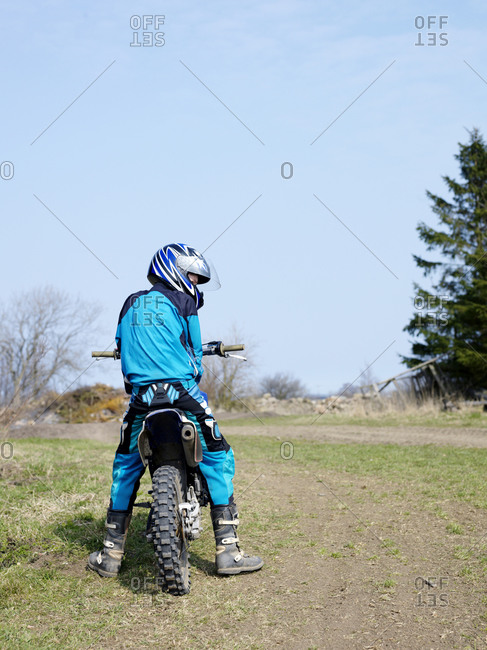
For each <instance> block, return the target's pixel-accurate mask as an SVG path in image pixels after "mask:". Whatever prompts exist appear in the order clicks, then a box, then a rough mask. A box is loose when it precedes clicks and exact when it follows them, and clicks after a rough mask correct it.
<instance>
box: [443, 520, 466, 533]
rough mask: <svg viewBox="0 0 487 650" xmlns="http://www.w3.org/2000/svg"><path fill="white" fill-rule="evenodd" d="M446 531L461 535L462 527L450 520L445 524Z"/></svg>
mask: <svg viewBox="0 0 487 650" xmlns="http://www.w3.org/2000/svg"><path fill="white" fill-rule="evenodd" d="M446 532H447V533H451V534H452V535H463V528H462V527H461V526H460V524H455V523H454V522H450V523H449V524H447V526H446Z"/></svg>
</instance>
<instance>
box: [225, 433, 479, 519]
mask: <svg viewBox="0 0 487 650" xmlns="http://www.w3.org/2000/svg"><path fill="white" fill-rule="evenodd" d="M227 437H228V438H229V442H230V443H231V444H232V446H233V447H234V449H235V451H236V455H237V458H238V457H239V456H240V455H242V456H244V457H245V458H250V459H253V460H255V461H259V460H265V462H266V463H269V464H270V465H274V464H276V463H277V464H278V465H279V466H282V467H286V466H287V464H288V463H291V464H292V466H293V467H294V466H295V465H296V464H297V465H299V467H301V468H303V470H304V469H306V470H309V471H310V473H311V478H310V480H313V479H314V480H316V481H318V482H319V481H320V472H321V471H325V470H334V471H338V472H342V473H343V472H345V473H346V474H351V475H353V476H359V477H365V476H367V475H373V476H376V477H379V478H383V479H386V480H388V481H390V482H391V483H398V482H400V483H401V484H405V485H407V486H408V490H409V494H411V493H413V496H414V494H416V495H423V496H424V497H425V498H428V499H430V500H438V498H441V499H448V498H450V499H454V500H455V501H461V502H467V503H471V504H472V505H474V506H476V507H479V508H487V481H485V476H486V475H487V449H474V448H458V447H439V446H436V445H421V446H410V447H405V446H403V445H395V444H392V443H391V444H387V445H385V444H382V445H368V444H352V443H350V444H334V443H322V442H318V441H311V440H306V441H305V440H293V441H292V442H293V444H294V456H293V458H292V459H290V460H283V459H282V458H281V456H280V453H279V445H280V442H279V441H277V440H273V439H272V438H268V437H260V436H248V437H244V436H241V435H236V436H232V435H231V432H229V435H227ZM324 483H325V484H326V480H325V481H324ZM318 487H320V486H318ZM323 487H326V485H323ZM320 491H322V490H321V489H320Z"/></svg>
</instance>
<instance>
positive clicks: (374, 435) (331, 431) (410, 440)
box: [8, 420, 487, 448]
mask: <svg viewBox="0 0 487 650" xmlns="http://www.w3.org/2000/svg"><path fill="white" fill-rule="evenodd" d="M253 422H254V421H252V420H249V426H245V427H242V426H231V425H225V424H223V425H222V426H221V429H222V431H223V433H224V435H227V436H228V437H232V436H238V435H255V436H270V437H273V438H279V439H281V440H286V439H297V440H299V439H301V440H316V441H321V442H335V443H350V442H355V443H368V444H387V443H393V444H397V445H451V446H455V447H478V448H485V447H487V429H482V428H470V427H469V428H454V427H451V428H436V427H368V426H363V425H339V426H327V425H316V426H295V425H280V426H277V425H272V426H266V425H262V424H254V423H253ZM119 431H120V424H119V423H118V422H104V423H93V424H91V423H90V424H36V425H25V426H21V427H18V428H14V429H11V431H10V432H9V435H8V437H9V438H30V437H40V438H66V439H87V440H96V441H98V442H113V443H114V444H116V443H117V441H118V438H119Z"/></svg>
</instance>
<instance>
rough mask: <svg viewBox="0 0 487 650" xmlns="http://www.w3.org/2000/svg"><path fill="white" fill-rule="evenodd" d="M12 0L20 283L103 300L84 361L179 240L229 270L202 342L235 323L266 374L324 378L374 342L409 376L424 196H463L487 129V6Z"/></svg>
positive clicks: (0, 150)
mask: <svg viewBox="0 0 487 650" xmlns="http://www.w3.org/2000/svg"><path fill="white" fill-rule="evenodd" d="M1 6H2V10H1V14H2V44H1V49H2V53H1V54H2V59H1V60H2V67H1V78H2V102H1V111H2V119H1V123H0V129H1V146H0V162H3V161H10V162H12V163H13V165H14V176H13V178H11V179H10V180H7V179H8V177H9V175H10V172H9V167H8V166H5V165H4V166H3V167H1V168H0V169H1V170H2V173H3V176H5V179H2V178H0V209H1V215H2V237H1V239H0V272H1V277H2V289H3V290H2V296H3V297H8V296H10V295H12V294H15V292H17V291H19V290H24V289H27V288H29V287H31V286H43V285H46V284H51V285H53V286H55V287H58V288H60V289H67V290H69V291H70V292H72V293H73V294H74V295H76V296H80V298H82V299H84V300H89V301H94V302H97V303H99V304H100V305H101V307H102V311H101V314H100V319H99V330H98V333H97V335H96V337H95V338H94V339H93V340H92V341H90V342H89V343H88V349H87V351H86V359H83V360H82V362H83V364H84V365H85V366H88V365H89V364H90V362H91V359H90V356H89V352H90V350H91V349H93V348H102V349H103V348H106V347H107V346H108V345H109V344H110V340H111V339H112V338H113V335H114V330H115V326H116V321H117V317H118V312H119V310H120V307H121V304H122V302H123V300H124V299H125V297H126V296H127V295H128V294H129V293H131V292H133V291H136V290H140V289H143V288H145V287H146V286H147V280H146V272H147V267H148V264H149V261H150V258H151V257H152V255H153V254H154V252H155V251H156V249H157V248H159V247H160V246H162V245H164V244H166V243H170V242H173V241H181V242H185V243H188V244H190V245H193V246H195V247H196V248H199V249H200V250H205V249H207V248H208V247H209V249H208V251H207V253H205V254H206V255H208V257H210V258H211V259H212V261H213V262H214V264H215V266H216V268H217V270H218V273H219V276H220V280H221V282H222V288H221V289H220V290H219V291H218V292H215V293H208V294H207V296H206V305H205V307H204V308H203V309H202V310H201V312H200V318H201V324H202V330H203V338H204V339H209V338H221V337H223V336H224V335H225V334H226V333H227V332H228V331H229V330H230V329H231V327H232V325H233V324H237V325H238V327H239V328H240V329H241V331H242V332H244V333H245V337H246V338H247V339H248V340H252V341H254V342H255V343H256V344H257V347H256V349H255V355H254V356H255V357H256V361H257V364H258V368H259V374H260V375H264V374H270V373H274V372H276V371H289V372H291V373H293V374H294V375H296V376H297V377H298V378H300V379H301V380H302V381H303V382H304V383H305V384H306V385H307V386H308V388H309V390H310V391H312V392H314V393H328V392H330V391H333V390H336V389H337V388H338V387H339V386H340V385H342V384H343V383H345V382H351V381H353V380H354V379H355V378H356V377H357V375H359V373H360V372H361V371H362V370H363V369H364V368H365V367H366V366H367V365H368V364H370V363H372V362H374V360H376V359H377V357H380V358H378V359H377V361H375V363H374V364H373V365H372V367H371V371H372V373H373V375H374V376H375V377H376V378H377V379H382V378H386V377H387V376H389V375H391V374H394V373H395V372H396V371H399V370H401V365H400V357H399V355H400V354H407V353H408V352H409V349H410V346H409V342H408V336H407V335H406V334H405V333H404V332H402V328H403V327H404V325H405V324H406V322H407V321H408V320H409V318H410V317H411V314H412V312H413V286H412V285H413V282H414V281H419V280H420V279H421V275H420V273H419V272H418V270H417V269H416V267H415V265H414V262H413V259H412V254H413V253H416V254H424V248H423V246H422V244H421V242H420V241H419V239H418V236H417V233H416V230H415V227H416V225H417V223H418V221H421V220H425V221H426V222H428V223H430V224H432V225H434V224H435V223H436V221H435V217H434V215H433V214H432V212H431V210H430V206H429V203H428V200H427V198H426V196H425V190H426V189H428V190H430V191H433V192H437V193H440V194H441V195H446V189H445V186H444V183H443V181H442V180H441V176H442V175H445V174H449V175H453V176H458V168H457V163H456V161H455V160H454V158H453V155H454V154H455V153H457V151H458V142H466V141H467V140H468V133H467V131H466V129H471V128H472V127H478V128H479V129H480V130H481V132H482V133H483V134H484V135H485V136H487V113H486V102H487V82H486V81H485V80H487V56H486V54H487V41H486V39H485V33H486V27H487V21H486V17H487V5H485V3H482V2H474V1H470V2H469V1H467V2H462V3H459V2H447V1H444V2H408V3H390V2H385V1H384V2H383V1H380V0H370V1H369V2H366V3H364V2H358V1H347V0H345V1H343V2H340V3H334V2H328V1H319V0H308V1H307V0H304V1H300V2H298V1H297V0H295V1H291V0H280V1H268V2H266V1H265V0H264V1H263V0H260V1H258V2H257V1H255V2H254V1H249V2H245V1H243V2H238V3H237V2H228V1H227V2H223V1H216V0H209V1H208V2H206V3H201V2H195V1H192V2H187V1H184V0H178V2H175V1H174V0H170V1H169V0H168V1H166V2H157V3H156V2H143V1H141V2H137V3H134V2H125V1H123V0H117V1H114V0H110V1H107V2H103V3H87V2H80V1H78V0H72V1H70V2H69V3H67V2H61V1H60V0H59V1H57V0H52V1H42V0H36V1H35V2H34V1H33V0H24V1H23V2H21V3H16V4H14V3H7V2H5V0H3V2H2V4H1ZM144 16H147V17H148V18H145V19H144ZM157 16H164V18H163V19H162V18H156V17H157ZM429 16H431V17H432V18H430V19H428V17H429ZM442 16H443V18H442V19H441V18H440V17H442ZM162 20H164V24H161V21H162ZM440 20H441V23H442V25H441V26H440ZM144 21H145V27H144ZM156 22H158V23H159V24H158V25H156ZM428 22H429V27H428ZM134 32H135V34H134ZM162 33H163V35H162ZM418 33H419V35H418ZM440 35H443V36H440ZM151 42H152V43H153V45H152V46H150V45H149V44H150V43H151ZM156 42H157V43H158V44H160V43H161V42H163V43H164V44H163V45H162V46H157V45H155V43H156ZM136 43H139V44H141V45H140V46H137V45H135V44H136ZM142 43H146V45H142ZM417 43H424V45H417ZM481 77H483V79H482V78H481ZM364 91H365V92H364ZM354 100H356V101H354ZM73 102H74V103H73ZM63 111H64V112H63ZM58 116H59V117H58ZM56 118H58V119H56ZM47 127H48V128H47ZM46 128H47V130H46ZM318 136H319V137H318ZM316 138H318V139H316ZM284 162H287V163H291V165H292V167H291V165H289V164H288V165H284V167H282V164H283V163H284ZM281 171H282V172H283V175H284V176H290V175H291V172H292V178H283V175H282V174H281ZM36 197H38V198H36ZM249 206H250V207H249ZM52 213H54V214H55V215H56V217H57V219H56V218H55V217H54V216H53V214H52ZM240 215H241V216H240ZM61 222H62V223H61ZM232 222H235V223H233V225H231V224H232ZM63 224H64V225H63ZM229 226H230V227H229ZM68 228H69V230H70V231H72V232H70V231H69V230H68ZM227 228H228V230H226V229H227ZM73 233H74V234H73ZM222 233H223V234H222ZM220 235H221V236H220ZM79 240H81V242H82V243H80V241H79ZM215 240H216V241H215ZM88 249H90V250H88ZM90 251H92V252H90ZM92 253H93V254H92ZM95 255H96V257H95ZM97 258H99V259H97ZM107 267H108V268H107ZM99 365H100V364H97V368H98V370H97V372H96V373H95V375H94V374H93V373H92V374H90V375H89V378H90V379H92V378H96V379H98V380H105V381H107V382H108V383H113V384H117V383H119V382H120V377H119V370H118V369H117V368H116V367H115V364H114V363H113V364H112V363H111V362H108V363H104V364H103V366H102V370H101V371H100V367H99Z"/></svg>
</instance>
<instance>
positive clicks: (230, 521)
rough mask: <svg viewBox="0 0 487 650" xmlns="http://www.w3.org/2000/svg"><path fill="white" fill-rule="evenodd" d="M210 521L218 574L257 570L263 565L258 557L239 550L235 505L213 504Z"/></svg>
mask: <svg viewBox="0 0 487 650" xmlns="http://www.w3.org/2000/svg"><path fill="white" fill-rule="evenodd" d="M211 521H212V523H213V530H214V532H215V541H216V556H215V564H216V572H217V573H218V575H234V574H236V573H243V572H250V571H257V570H258V569H261V568H262V567H263V566H264V561H263V560H262V559H261V558H260V557H251V556H250V555H247V554H246V553H244V552H243V551H241V550H240V547H239V545H238V541H239V540H238V536H237V526H238V523H239V521H238V512H237V506H236V505H235V504H231V505H229V506H213V507H212V509H211Z"/></svg>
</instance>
